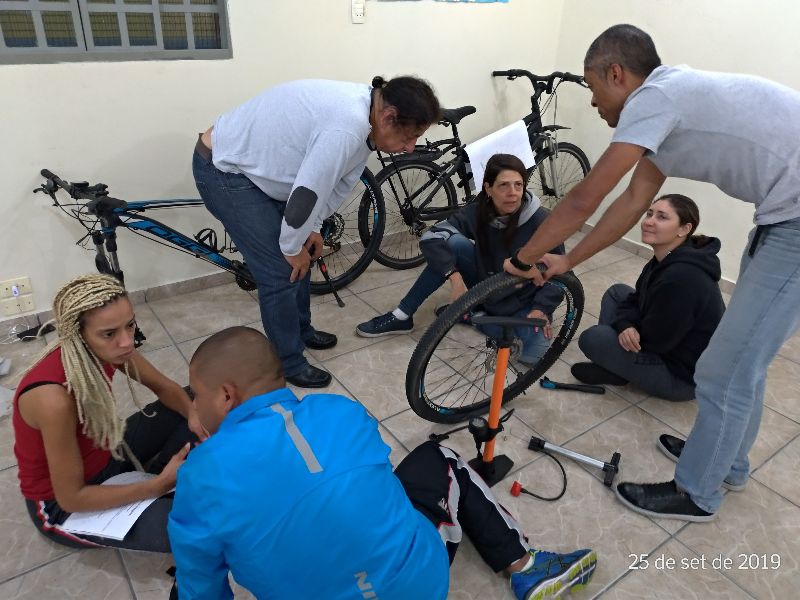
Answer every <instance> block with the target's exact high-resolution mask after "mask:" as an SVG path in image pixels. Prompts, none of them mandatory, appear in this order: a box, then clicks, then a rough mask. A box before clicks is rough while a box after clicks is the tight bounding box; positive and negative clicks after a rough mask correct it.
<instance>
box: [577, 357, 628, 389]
mask: <svg viewBox="0 0 800 600" xmlns="http://www.w3.org/2000/svg"><path fill="white" fill-rule="evenodd" d="M570 372H571V373H572V376H573V377H574V378H575V379H577V380H578V381H580V382H581V383H588V384H589V385H627V384H628V380H627V379H625V378H624V377H620V376H619V375H617V374H616V373H612V372H611V371H609V370H607V369H604V368H603V367H601V366H600V365H596V364H594V363H593V362H579V363H575V364H574V365H572V367H571V368H570Z"/></svg>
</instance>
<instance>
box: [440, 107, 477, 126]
mask: <svg viewBox="0 0 800 600" xmlns="http://www.w3.org/2000/svg"><path fill="white" fill-rule="evenodd" d="M476 111H477V109H476V108H475V107H474V106H460V107H458V108H443V109H442V119H441V120H440V121H439V123H441V124H442V125H447V124H448V123H452V124H453V125H458V124H459V123H460V122H461V119H463V118H464V117H466V116H468V115H472V114H474V113H475V112H476Z"/></svg>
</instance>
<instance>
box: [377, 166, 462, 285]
mask: <svg viewBox="0 0 800 600" xmlns="http://www.w3.org/2000/svg"><path fill="white" fill-rule="evenodd" d="M441 174H442V167H441V166H439V165H437V164H436V163H435V162H430V161H414V160H410V161H402V160H400V161H398V162H397V163H395V164H391V165H388V166H386V167H384V168H383V169H381V170H380V171H379V172H378V175H377V176H376V180H377V182H378V185H380V188H381V193H382V194H383V197H384V199H385V201H386V205H387V209H386V227H385V229H384V232H383V241H382V242H381V245H380V248H379V249H378V252H377V253H376V254H375V260H376V261H378V262H379V263H380V264H382V265H384V266H386V267H390V268H392V269H411V268H413V267H416V266H418V265H421V264H422V263H423V262H425V257H423V256H422V252H421V251H420V249H419V239H420V238H421V237H422V234H423V233H425V232H426V231H427V230H428V229H430V227H431V225H433V224H435V223H436V222H437V221H440V220H442V219H445V218H447V217H448V216H449V215H450V214H451V213H452V212H453V211H454V210H456V208H458V197H457V195H456V189H455V186H454V185H453V182H452V181H451V180H450V178H449V177H446V178H443V179H442V180H441V184H442V185H441V187H440V188H439V189H438V190H437V191H436V194H434V196H433V198H432V199H431V201H430V202H429V203H427V204H426V205H425V206H424V207H422V208H420V203H421V202H422V201H423V200H425V199H426V198H427V197H428V196H429V195H430V193H431V192H432V191H433V190H434V189H435V188H436V186H437V185H438V180H439V178H440V177H441ZM404 207H405V208H404Z"/></svg>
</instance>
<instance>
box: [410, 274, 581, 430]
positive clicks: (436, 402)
mask: <svg viewBox="0 0 800 600" xmlns="http://www.w3.org/2000/svg"><path fill="white" fill-rule="evenodd" d="M545 285H556V286H558V287H559V289H560V290H561V291H562V292H564V299H563V300H562V302H561V304H560V305H559V306H558V307H557V308H556V310H555V311H554V312H553V322H552V328H553V337H552V339H551V341H550V343H549V345H548V347H547V349H546V351H540V352H539V353H538V355H537V356H538V361H536V362H535V363H534V364H532V365H525V364H523V363H521V362H520V360H519V359H520V354H521V350H522V343H521V341H520V340H519V338H518V337H517V336H515V341H514V342H513V344H512V348H511V357H510V359H509V365H508V369H507V371H506V375H505V382H504V397H506V398H508V397H513V396H515V395H517V394H519V393H521V392H522V391H523V390H524V389H525V388H526V387H527V386H529V385H530V383H531V377H532V376H533V377H536V376H540V375H541V374H542V373H543V372H544V371H546V369H547V368H548V367H549V366H550V364H552V362H554V361H555V359H556V358H557V357H558V355H560V354H561V352H562V351H563V349H564V347H565V346H566V344H567V343H568V342H569V340H570V339H571V338H572V335H573V334H574V331H575V328H576V326H577V323H576V311H575V302H574V299H573V297H572V295H571V294H570V293H569V291H568V290H567V288H566V287H565V286H564V285H563V284H561V283H559V282H548V283H547V284H545ZM482 329H484V331H481V330H479V329H478V328H477V327H475V326H468V325H461V324H455V325H453V326H452V327H451V328H450V329H448V330H447V331H446V332H444V334H443V336H442V337H441V339H440V340H439V342H438V343H437V344H436V346H435V348H434V349H433V352H432V353H431V354H430V356H429V357H428V359H427V361H426V364H425V367H424V370H423V374H422V377H421V378H420V382H419V390H418V391H419V396H420V398H422V399H423V400H424V401H425V403H426V404H427V405H428V406H429V407H430V408H432V409H433V410H435V411H437V412H439V413H442V414H446V415H449V416H455V415H458V414H462V415H464V416H465V417H466V416H467V415H470V414H473V413H475V412H480V411H482V410H484V409H486V407H488V404H489V399H490V398H491V393H492V385H493V382H494V369H495V360H496V355H497V350H496V348H497V339H498V337H499V335H497V333H495V332H493V331H491V330H489V328H482ZM548 363H550V364H548ZM540 372H541V373H540Z"/></svg>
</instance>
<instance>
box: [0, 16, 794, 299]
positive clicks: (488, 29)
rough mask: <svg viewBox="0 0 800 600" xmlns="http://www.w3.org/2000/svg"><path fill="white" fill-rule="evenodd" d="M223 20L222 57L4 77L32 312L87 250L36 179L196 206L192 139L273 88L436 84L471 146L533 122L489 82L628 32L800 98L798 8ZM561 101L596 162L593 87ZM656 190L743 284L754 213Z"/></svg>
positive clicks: (676, 187) (522, 89) (2, 110)
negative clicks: (51, 175)
mask: <svg viewBox="0 0 800 600" xmlns="http://www.w3.org/2000/svg"><path fill="white" fill-rule="evenodd" d="M229 17H230V22H231V39H232V45H233V58H232V59H230V60H219V61H163V62H161V61H148V62H145V61H142V62H122V63H62V64H53V65H17V66H7V65H0V92H1V93H0V131H2V135H3V155H2V158H3V160H2V161H0V182H2V186H3V189H2V193H1V194H0V224H2V232H3V234H2V241H0V257H1V258H2V260H0V280H3V279H7V278H10V277H16V276H20V275H30V276H31V278H32V281H33V286H34V291H35V295H36V304H37V309H38V310H42V309H45V308H47V307H48V306H49V304H50V301H51V298H52V295H53V293H54V292H55V290H56V289H57V288H58V286H59V285H60V284H62V283H63V282H64V281H65V280H66V279H68V278H69V277H71V276H73V275H77V274H80V273H82V272H88V271H91V270H92V268H93V264H92V257H91V254H89V253H87V252H85V251H83V250H81V249H79V248H77V247H75V246H74V245H73V243H74V241H75V240H76V239H77V238H78V237H79V235H80V233H81V230H80V228H79V226H78V225H77V223H74V222H73V221H71V220H70V219H68V218H66V217H65V216H64V215H62V214H60V213H58V212H57V211H56V209H54V208H52V207H50V206H49V204H48V202H47V201H46V200H47V199H46V198H45V197H44V196H42V195H37V196H33V195H32V194H31V190H32V189H33V188H34V187H35V186H36V185H38V183H39V182H40V178H39V177H38V176H37V174H38V172H39V169H41V168H42V167H48V168H50V169H52V170H54V171H55V172H56V173H59V174H60V175H62V176H63V177H65V178H67V179H87V180H89V181H91V182H96V181H98V180H100V181H103V182H105V183H108V184H109V185H110V186H111V191H112V193H113V194H114V195H116V196H118V197H121V198H125V199H141V198H165V197H181V196H183V197H186V196H195V195H196V190H195V189H194V184H193V182H192V178H191V172H190V155H191V151H192V148H193V145H194V142H195V137H196V133H197V132H198V131H201V130H203V129H205V128H206V127H207V126H208V125H209V124H210V123H211V121H212V120H213V119H214V117H215V116H216V115H217V114H218V113H219V112H221V111H223V110H226V109H228V108H230V107H232V106H234V105H236V104H237V103H239V102H241V101H244V100H246V99H247V98H249V97H250V96H252V95H254V94H256V93H258V92H259V91H261V90H262V89H264V88H266V87H268V86H270V85H273V84H275V83H278V82H280V81H285V80H289V79H296V78H303V77H326V78H331V79H342V80H351V81H364V82H368V81H369V80H370V79H371V77H372V76H373V75H375V74H383V75H385V76H392V75H396V74H401V73H414V74H417V75H420V76H422V77H425V78H427V79H428V80H430V81H431V83H432V84H433V85H434V87H435V88H436V90H437V92H438V94H439V96H440V98H441V100H442V102H443V104H444V105H445V106H449V107H452V106H458V105H462V104H474V105H475V106H477V108H478V114H477V115H475V116H471V117H468V118H467V119H466V120H465V121H464V124H463V127H462V131H463V134H464V139H465V140H466V141H471V140H473V139H475V138H477V137H479V136H481V135H483V134H485V133H488V132H489V131H492V130H494V129H496V128H498V127H500V126H502V125H505V124H507V123H509V122H511V121H512V120H514V119H516V118H518V117H520V116H522V115H523V114H525V113H526V112H527V103H528V97H529V94H530V90H529V86H528V84H527V82H525V81H524V80H523V81H515V82H508V81H506V80H504V79H501V80H492V79H491V78H490V76H489V73H490V72H491V71H492V70H493V69H498V68H512V67H524V68H528V69H530V70H531V71H534V72H549V71H550V70H554V69H559V70H570V71H573V72H580V70H581V66H582V62H583V56H584V53H585V51H586V48H587V47H588V45H589V43H591V41H592V40H593V39H594V38H595V37H596V36H597V35H598V34H599V33H600V32H601V31H602V30H603V29H605V28H606V27H608V26H610V25H612V24H615V23H620V22H630V23H634V24H636V25H638V26H640V27H642V28H644V29H645V30H647V31H648V32H650V33H651V34H652V35H653V37H654V39H655V41H656V45H657V47H658V49H659V52H660V54H661V57H662V59H663V60H664V62H665V63H667V64H677V63H684V62H685V63H688V64H691V65H692V66H695V67H698V68H704V69H715V70H724V71H739V72H747V73H754V74H758V75H763V76H766V77H769V78H772V79H775V80H776V81H780V82H783V83H785V84H787V85H790V86H792V87H794V88H796V89H800V71H798V69H797V68H796V65H795V64H793V61H794V60H795V59H796V55H797V52H796V43H795V38H796V36H797V31H800V11H798V10H797V9H796V7H795V3H794V2H793V1H792V0H765V1H764V2H761V3H752V2H745V1H744V0H728V1H727V2H724V3H721V2H716V1H714V0H650V1H647V2H645V1H643V0H613V1H608V2H602V3H600V2H592V1H590V0H558V1H556V2H553V1H548V0H511V2H509V3H508V4H482V5H478V4H472V5H470V4H449V3H442V2H432V1H430V0H426V1H421V2H372V1H371V2H369V3H368V4H367V21H366V24H365V25H352V24H350V22H349V1H348V0H303V1H302V2H279V1H277V0H236V1H234V2H229ZM562 91H563V92H564V93H562V94H561V95H560V96H559V98H560V102H559V117H558V121H559V122H560V123H562V124H566V125H570V126H573V127H574V129H573V130H572V131H570V132H567V133H566V134H565V138H566V139H570V140H572V141H575V142H576V143H578V144H579V145H581V146H582V147H583V148H584V149H585V150H586V151H587V153H588V154H589V157H590V159H591V160H592V161H593V162H594V161H595V160H596V159H597V157H598V156H599V154H600V153H601V152H602V150H603V149H604V148H605V147H606V145H607V144H608V141H609V140H610V138H611V131H610V130H609V129H608V128H607V127H606V126H605V123H604V122H603V121H601V120H600V119H599V118H598V117H597V115H596V113H595V112H594V110H593V109H591V108H590V107H589V105H588V102H589V95H588V92H587V91H586V90H582V89H580V88H577V87H576V86H566V85H565V86H564V87H563V88H562ZM431 136H432V137H435V136H436V132H435V131H434V132H432V133H431ZM664 189H665V190H670V191H679V192H684V193H687V194H689V195H690V196H692V197H694V198H696V199H697V200H698V201H699V203H700V206H701V211H702V216H703V224H702V225H701V229H702V230H704V231H705V232H706V233H708V234H711V235H717V236H719V237H721V238H722V240H723V251H722V261H723V274H724V276H726V277H728V278H731V279H735V277H736V270H737V264H738V257H739V253H740V250H741V248H742V246H743V243H744V242H743V240H744V236H745V233H746V231H747V230H748V228H749V227H750V221H751V217H752V208H751V207H750V206H749V205H746V204H744V203H740V202H738V201H733V200H731V199H729V198H727V197H725V196H724V195H722V194H721V193H720V192H719V191H717V190H716V189H715V188H712V187H711V186H708V185H703V184H696V183H693V182H687V181H684V180H669V181H667V183H666V184H665V188H664ZM195 210H196V214H195V216H194V217H193V218H190V219H188V222H187V221H177V224H178V225H179V226H183V225H185V226H186V228H187V230H189V231H192V232H194V231H197V230H199V229H200V228H201V227H204V226H207V225H213V224H214V222H213V219H211V218H210V216H207V215H206V214H205V213H204V209H195ZM165 220H167V222H170V223H173V222H175V221H169V220H168V219H166V218H165ZM594 221H596V219H592V222H594ZM630 237H631V239H636V240H638V232H633V233H632V234H631V235H630ZM119 243H120V248H121V254H120V255H121V257H122V260H123V267H124V268H125V271H126V276H127V278H128V286H129V287H130V288H131V289H142V288H147V287H151V286H155V285H159V284H163V283H168V282H171V281H177V280H182V279H187V278H190V277H193V276H196V275H199V274H202V273H207V272H210V271H211V270H213V268H212V267H206V266H205V264H204V263H202V262H201V261H198V260H195V259H193V258H191V257H186V256H183V255H180V254H177V253H174V252H172V251H170V250H167V249H166V248H161V247H159V246H157V245H155V244H151V243H147V242H144V241H142V240H139V239H138V238H136V237H135V236H132V235H131V234H129V233H128V232H125V231H122V232H121V235H120V240H119Z"/></svg>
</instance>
